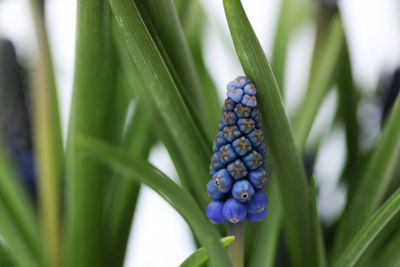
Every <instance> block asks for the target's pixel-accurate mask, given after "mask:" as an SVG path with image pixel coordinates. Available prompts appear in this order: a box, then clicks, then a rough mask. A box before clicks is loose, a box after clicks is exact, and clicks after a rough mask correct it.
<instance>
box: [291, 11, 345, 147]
mask: <svg viewBox="0 0 400 267" xmlns="http://www.w3.org/2000/svg"><path fill="white" fill-rule="evenodd" d="M320 38H321V41H320V42H317V43H316V48H315V52H314V56H313V59H312V60H313V64H312V65H311V70H310V77H309V81H308V85H307V92H306V94H305V95H304V98H303V101H302V102H301V104H300V106H299V108H298V109H297V111H296V112H295V115H294V118H293V132H294V136H295V139H296V145H297V147H298V148H299V151H303V148H304V145H305V142H306V140H307V136H308V133H309V132H310V130H311V126H312V123H313V121H314V119H315V116H316V115H317V111H318V107H319V106H320V105H321V103H322V100H323V99H324V96H325V95H326V93H327V92H328V89H330V86H332V82H333V81H334V80H333V78H334V77H335V75H336V71H337V65H338V62H339V59H341V53H342V51H343V47H344V46H343V45H344V31H343V26H342V23H341V21H340V18H339V17H338V16H336V17H334V18H332V20H331V23H330V26H329V30H328V32H327V33H326V34H325V35H324V36H322V37H320Z"/></svg>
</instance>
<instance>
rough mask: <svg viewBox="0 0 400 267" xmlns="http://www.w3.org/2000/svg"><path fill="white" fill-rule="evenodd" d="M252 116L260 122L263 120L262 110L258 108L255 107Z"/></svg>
mask: <svg viewBox="0 0 400 267" xmlns="http://www.w3.org/2000/svg"><path fill="white" fill-rule="evenodd" d="M250 117H251V118H252V119H253V120H254V121H255V122H256V123H259V122H261V112H260V110H259V109H258V108H253V109H252V111H251V113H250Z"/></svg>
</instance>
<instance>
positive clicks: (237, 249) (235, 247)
mask: <svg viewBox="0 0 400 267" xmlns="http://www.w3.org/2000/svg"><path fill="white" fill-rule="evenodd" d="M244 229H245V228H244V221H243V222H240V223H228V236H231V235H233V236H235V241H233V242H232V244H230V245H229V246H228V251H229V255H230V256H231V259H232V263H233V266H234V267H243V266H244Z"/></svg>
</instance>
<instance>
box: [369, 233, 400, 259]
mask: <svg viewBox="0 0 400 267" xmlns="http://www.w3.org/2000/svg"><path fill="white" fill-rule="evenodd" d="M396 228H397V232H396V233H395V234H394V236H393V237H392V238H391V239H390V240H389V241H388V242H386V244H385V246H384V247H381V248H380V249H379V251H378V254H377V255H376V258H375V259H372V261H373V266H385V267H397V266H400V254H399V248H400V231H399V230H398V227H396Z"/></svg>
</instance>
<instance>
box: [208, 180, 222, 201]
mask: <svg viewBox="0 0 400 267" xmlns="http://www.w3.org/2000/svg"><path fill="white" fill-rule="evenodd" d="M207 192H208V195H209V196H210V197H211V198H212V199H213V200H223V199H224V198H225V197H226V194H225V193H222V192H221V191H219V190H218V188H216V187H215V185H214V182H213V180H212V179H211V180H210V181H209V182H208V184H207Z"/></svg>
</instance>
